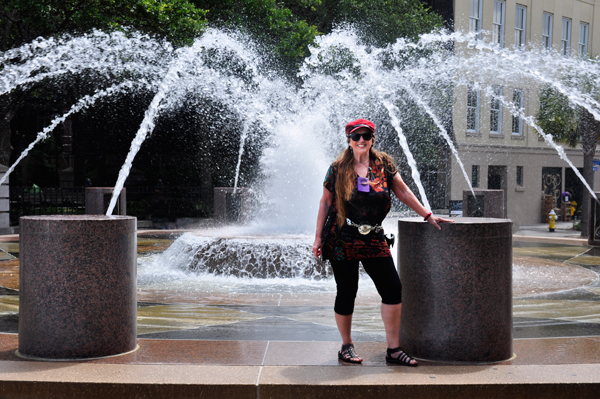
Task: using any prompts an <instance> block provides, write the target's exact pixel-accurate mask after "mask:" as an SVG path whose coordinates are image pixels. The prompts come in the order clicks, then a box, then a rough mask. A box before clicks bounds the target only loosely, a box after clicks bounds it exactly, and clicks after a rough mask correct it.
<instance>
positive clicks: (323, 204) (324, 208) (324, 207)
mask: <svg viewBox="0 0 600 399" xmlns="http://www.w3.org/2000/svg"><path fill="white" fill-rule="evenodd" d="M332 202H333V193H332V192H331V191H329V190H328V189H326V188H325V187H323V196H321V201H320V202H319V213H318V215H317V230H316V231H315V242H314V244H313V254H314V255H315V256H316V257H317V258H319V257H320V256H321V247H322V246H323V243H322V242H321V236H322V235H323V226H324V225H325V219H326V218H327V212H329V207H330V206H331V203H332Z"/></svg>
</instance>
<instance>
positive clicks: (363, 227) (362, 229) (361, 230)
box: [358, 224, 373, 235]
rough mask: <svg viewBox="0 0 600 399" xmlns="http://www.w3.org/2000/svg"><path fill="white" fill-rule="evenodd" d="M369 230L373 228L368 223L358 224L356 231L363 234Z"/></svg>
mask: <svg viewBox="0 0 600 399" xmlns="http://www.w3.org/2000/svg"><path fill="white" fill-rule="evenodd" d="M371 230H373V226H369V225H368V224H361V225H360V226H358V232H359V233H360V234H363V235H366V234H369V233H370V232H371Z"/></svg>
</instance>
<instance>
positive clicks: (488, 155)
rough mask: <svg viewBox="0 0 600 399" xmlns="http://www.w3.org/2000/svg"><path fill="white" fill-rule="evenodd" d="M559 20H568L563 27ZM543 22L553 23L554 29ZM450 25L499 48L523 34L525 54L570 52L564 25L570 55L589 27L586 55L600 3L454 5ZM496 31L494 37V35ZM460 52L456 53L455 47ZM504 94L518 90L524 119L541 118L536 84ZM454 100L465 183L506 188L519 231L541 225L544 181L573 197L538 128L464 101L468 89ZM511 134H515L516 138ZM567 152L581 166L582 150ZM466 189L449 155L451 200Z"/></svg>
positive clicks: (597, 47)
mask: <svg viewBox="0 0 600 399" xmlns="http://www.w3.org/2000/svg"><path fill="white" fill-rule="evenodd" d="M472 2H476V3H478V4H475V5H476V6H480V7H481V8H480V9H481V11H480V12H479V16H478V18H477V20H476V21H475V19H474V18H472V16H473V14H474V12H473V8H472V6H473V5H472V4H471V3H472ZM495 7H496V17H498V15H500V14H502V20H501V21H498V19H496V21H494V13H495V11H494V8H495ZM475 8H477V7H475ZM498 10H501V12H499V11H498ZM520 17H524V18H520ZM563 18H565V19H567V20H566V21H567V22H563ZM544 20H546V21H544ZM548 20H551V22H552V28H551V29H549V23H548V22H549V21H548ZM454 21H455V30H457V31H461V32H468V31H469V29H470V24H471V29H472V28H473V26H474V25H477V24H479V25H478V26H479V29H481V30H483V31H484V32H485V33H484V34H483V35H482V36H483V39H484V40H494V39H495V40H500V41H501V45H503V46H504V47H512V46H514V45H515V43H516V42H518V40H517V37H519V36H518V35H524V38H523V39H521V40H522V43H525V46H526V47H528V48H531V47H536V48H540V47H541V46H542V45H543V43H544V41H545V42H546V43H547V44H549V43H551V45H552V48H553V49H555V50H559V51H560V50H563V49H564V48H566V47H567V45H566V44H565V42H566V41H565V40H563V36H562V35H563V31H564V29H563V25H565V24H566V25H567V27H568V26H570V35H571V36H570V43H569V44H568V47H569V48H570V53H571V56H578V53H579V51H580V49H581V48H585V47H582V43H580V29H583V31H584V32H585V30H586V29H587V43H586V42H585V40H584V41H583V42H584V43H583V44H587V53H588V54H590V55H597V54H599V53H600V0H519V1H518V2H517V1H515V0H504V1H498V0H454ZM521 21H522V22H521ZM494 22H501V24H498V23H497V24H496V27H494ZM582 25H583V26H584V27H583V28H582ZM499 26H500V27H499ZM545 27H546V29H545ZM494 30H495V31H496V32H497V34H496V35H495V36H494V34H493V32H494ZM457 51H461V49H460V48H457ZM501 90H502V94H503V96H504V97H505V98H507V99H514V98H515V97H514V96H515V95H516V96H518V95H519V94H518V93H517V94H515V90H517V91H518V92H519V93H522V99H523V103H522V104H523V108H524V111H525V114H526V115H534V116H535V115H536V114H537V113H538V111H539V96H538V87H536V86H535V85H534V84H533V83H531V82H526V81H512V82H511V84H510V85H504V86H502V88H501ZM472 93H473V92H472ZM454 96H455V102H454V106H453V128H454V134H455V138H456V143H457V149H458V151H459V155H460V158H461V160H462V162H463V163H464V166H465V169H466V171H467V174H468V175H469V177H470V179H475V180H477V181H476V183H477V187H478V188H482V189H487V188H502V189H504V190H505V193H506V208H507V217H508V218H510V219H512V220H513V222H514V223H515V224H516V225H517V226H518V225H527V224H533V223H539V222H540V221H541V219H542V216H541V215H542V210H541V208H542V179H543V178H544V179H545V180H546V186H545V187H547V184H548V182H549V181H551V184H554V185H555V186H556V187H555V190H554V191H555V192H556V191H558V190H560V192H562V191H565V190H569V189H571V190H575V191H577V190H576V189H575V188H573V187H569V186H573V179H574V178H575V177H574V174H573V172H572V171H571V170H570V167H569V166H568V164H567V163H566V162H565V161H563V160H561V159H560V158H559V156H558V154H557V152H556V151H555V150H554V149H552V148H551V147H549V146H548V145H547V144H546V143H545V142H544V141H543V140H540V138H539V135H538V133H537V132H536V131H535V129H533V128H531V127H529V126H527V124H526V123H522V125H521V126H518V122H517V125H515V122H514V121H513V116H512V115H511V113H510V112H508V110H506V109H505V107H503V106H498V104H494V103H493V102H492V101H491V100H490V98H489V97H485V96H483V95H480V96H479V99H478V101H477V103H476V104H475V102H474V101H473V98H475V97H476V96H474V95H471V96H470V97H469V95H468V89H467V87H464V86H457V87H456V88H455V91H454ZM469 100H471V101H470V103H469ZM469 108H470V110H469ZM492 108H493V109H492ZM469 112H470V115H473V114H477V115H478V119H477V121H474V120H473V119H472V118H471V119H469V118H468V114H469ZM477 112H478V113H477ZM492 113H493V114H494V116H492ZM475 122H476V123H475ZM494 128H496V129H494ZM494 130H496V131H494ZM514 130H517V133H513V131H514ZM565 149H566V153H567V156H568V157H569V159H570V160H571V161H572V162H573V164H574V165H575V166H576V167H577V168H582V167H583V153H582V151H581V149H568V148H566V147H565ZM598 155H600V152H599V153H598ZM474 174H475V175H476V176H473V175H474ZM557 175H558V176H559V177H558V178H557V177H556V176H557ZM552 176H553V177H552ZM517 180H519V181H517ZM595 187H596V188H600V171H599V172H598V173H596V175H595ZM466 189H468V184H467V182H466V181H465V178H464V176H463V173H462V171H461V169H460V168H459V165H458V163H457V161H456V159H454V157H453V158H452V162H451V173H450V187H449V191H448V192H449V197H450V198H449V199H450V200H451V201H457V200H462V196H463V190H466Z"/></svg>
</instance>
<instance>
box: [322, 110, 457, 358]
mask: <svg viewBox="0 0 600 399" xmlns="http://www.w3.org/2000/svg"><path fill="white" fill-rule="evenodd" d="M346 137H347V139H348V144H349V145H348V148H347V149H346V150H345V151H344V152H343V153H342V154H341V155H340V156H339V157H338V158H337V159H336V160H335V161H334V162H333V164H331V166H330V167H329V170H328V171H327V176H326V177H325V182H324V184H323V185H324V188H323V196H322V198H321V202H320V206H319V214H318V217H317V231H316V236H315V242H314V244H313V253H314V255H315V256H316V257H321V256H322V257H323V259H329V261H330V262H331V267H332V269H333V274H334V277H335V282H336V285H337V295H336V298H335V307H334V310H335V321H336V324H337V327H338V330H339V331H340V335H341V336H342V349H341V350H340V351H339V352H338V358H339V359H340V360H342V361H344V362H349V363H361V362H362V360H363V359H362V358H361V357H360V356H358V355H357V354H356V352H355V351H354V344H353V342H352V336H351V328H352V313H353V311H354V300H355V298H356V292H357V290H358V263H359V261H360V262H361V263H362V264H363V267H364V269H365V271H366V272H367V273H368V274H369V276H370V277H371V279H372V280H373V282H374V283H375V287H376V288H377V292H379V295H381V302H382V303H381V318H382V319H383V324H384V326H385V335H386V339H387V346H388V349H387V355H386V361H388V362H390V363H397V364H401V365H404V366H411V367H416V366H417V365H418V364H417V361H416V360H415V359H413V358H412V357H410V356H409V355H407V354H406V353H404V352H403V351H402V349H400V314H401V311H402V285H401V284H400V277H399V276H398V272H397V271H396V267H395V265H394V261H393V259H392V254H391V252H390V248H389V246H388V244H387V242H386V240H385V235H384V233H383V228H381V223H382V222H383V219H384V218H385V216H386V215H387V213H388V212H389V210H390V206H391V198H390V189H391V190H392V191H393V192H394V194H395V195H396V196H397V197H398V198H399V199H400V200H401V201H402V202H404V203H405V204H406V205H408V206H409V207H410V208H411V209H413V210H414V211H415V212H417V213H418V214H419V215H421V216H422V217H423V218H424V219H425V220H426V221H427V222H429V223H430V224H432V225H433V226H435V227H436V228H437V229H440V226H439V223H441V222H452V220H447V219H442V218H440V217H437V216H433V215H432V214H431V212H428V211H427V210H426V209H425V208H424V207H423V205H421V203H420V202H419V200H418V199H417V198H416V197H415V195H414V194H413V193H412V191H411V190H410V189H409V188H408V187H407V186H406V184H404V182H403V181H402V178H401V177H400V174H399V173H398V172H397V171H396V168H395V167H394V165H393V164H392V162H391V160H390V158H389V156H388V155H387V154H385V153H383V152H379V151H376V150H375V149H374V148H373V143H374V142H375V125H374V124H373V122H371V121H368V120H366V119H357V120H355V121H353V122H350V123H348V124H347V125H346Z"/></svg>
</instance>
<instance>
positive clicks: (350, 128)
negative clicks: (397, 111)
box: [346, 119, 375, 136]
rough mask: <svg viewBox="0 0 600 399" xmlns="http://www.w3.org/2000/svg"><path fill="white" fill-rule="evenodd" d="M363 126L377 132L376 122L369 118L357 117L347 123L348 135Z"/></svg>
mask: <svg viewBox="0 0 600 399" xmlns="http://www.w3.org/2000/svg"><path fill="white" fill-rule="evenodd" d="M361 127H366V128H367V129H369V130H370V131H371V132H372V133H375V124H374V123H373V122H371V121H370V120H367V119H357V120H355V121H352V122H350V123H348V124H347V125H346V136H348V135H350V134H352V132H353V131H355V130H356V129H360V128H361Z"/></svg>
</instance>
